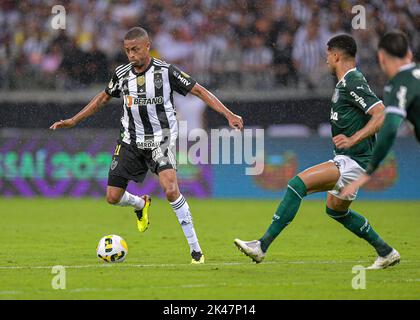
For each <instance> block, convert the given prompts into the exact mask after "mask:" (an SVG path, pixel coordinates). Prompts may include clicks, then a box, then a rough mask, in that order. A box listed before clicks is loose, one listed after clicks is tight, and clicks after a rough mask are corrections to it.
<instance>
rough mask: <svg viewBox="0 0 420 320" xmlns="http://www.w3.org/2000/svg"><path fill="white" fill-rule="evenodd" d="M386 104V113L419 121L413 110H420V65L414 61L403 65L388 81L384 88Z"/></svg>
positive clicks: (414, 121)
mask: <svg viewBox="0 0 420 320" xmlns="http://www.w3.org/2000/svg"><path fill="white" fill-rule="evenodd" d="M384 105H385V107H386V109H385V111H386V113H394V114H398V115H400V116H402V117H403V118H407V119H408V120H409V121H410V122H411V123H412V124H415V123H416V122H418V120H417V119H415V118H413V116H414V114H413V112H411V111H412V109H417V110H420V109H419V108H420V65H416V64H415V63H414V62H413V63H410V64H407V65H405V66H402V67H401V68H400V71H399V72H398V73H397V74H396V75H395V76H394V77H393V78H392V79H391V80H389V81H388V83H387V84H386V86H385V88H384ZM413 111H414V110H413Z"/></svg>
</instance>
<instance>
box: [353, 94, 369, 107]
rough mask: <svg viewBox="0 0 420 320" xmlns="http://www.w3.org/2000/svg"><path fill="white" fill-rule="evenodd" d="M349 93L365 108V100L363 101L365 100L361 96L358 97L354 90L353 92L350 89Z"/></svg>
mask: <svg viewBox="0 0 420 320" xmlns="http://www.w3.org/2000/svg"><path fill="white" fill-rule="evenodd" d="M350 95H351V96H352V97H353V98H354V100H355V101H356V102H358V103H359V104H360V105H361V106H362V107H363V108H366V107H367V104H366V102H365V100H364V99H363V98H362V97H360V96H359V95H358V94H357V93H356V92H354V91H351V92H350Z"/></svg>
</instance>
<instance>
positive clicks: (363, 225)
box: [326, 207, 392, 257]
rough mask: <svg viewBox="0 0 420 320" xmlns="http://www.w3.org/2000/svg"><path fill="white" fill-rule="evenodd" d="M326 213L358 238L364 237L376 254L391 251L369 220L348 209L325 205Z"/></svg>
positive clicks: (384, 253) (384, 254)
mask: <svg viewBox="0 0 420 320" xmlns="http://www.w3.org/2000/svg"><path fill="white" fill-rule="evenodd" d="M326 213H327V215H328V216H329V217H331V218H333V219H334V220H336V221H337V222H339V223H341V224H342V225H343V226H344V227H345V228H346V229H348V230H350V231H351V232H353V233H354V234H355V235H357V236H358V237H359V238H362V239H365V240H366V241H367V242H368V243H370V244H371V245H372V246H373V247H374V248H375V250H376V252H377V253H378V256H380V257H385V256H387V255H388V254H389V253H390V252H391V251H392V248H391V247H390V246H389V245H388V244H387V243H386V242H385V241H384V240H382V238H381V237H380V236H379V235H378V234H377V233H376V232H375V230H373V228H372V226H371V225H370V223H369V221H368V220H367V219H366V218H365V217H363V216H361V215H360V214H358V213H357V212H355V211H352V210H350V209H348V210H347V211H336V210H333V209H331V208H328V207H326Z"/></svg>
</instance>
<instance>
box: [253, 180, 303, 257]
mask: <svg viewBox="0 0 420 320" xmlns="http://www.w3.org/2000/svg"><path fill="white" fill-rule="evenodd" d="M305 196H306V186H305V184H304V183H303V181H302V180H301V179H300V178H299V177H298V176H295V177H294V178H292V179H291V180H290V181H289V183H288V185H287V191H286V194H285V195H284V198H283V201H282V202H281V203H280V205H279V207H278V208H277V211H276V213H275V214H274V216H273V220H272V222H271V225H270V227H268V229H267V231H266V232H265V234H264V235H263V237H262V238H261V239H260V241H261V249H262V250H263V251H264V252H266V251H267V249H268V247H269V246H270V244H271V243H272V242H273V241H274V239H275V238H277V236H278V235H279V234H280V232H281V231H282V230H283V229H284V228H285V227H286V226H287V225H288V224H289V223H290V222H292V220H293V218H294V217H295V216H296V213H297V212H298V210H299V206H300V203H301V202H302V199H303V197H305Z"/></svg>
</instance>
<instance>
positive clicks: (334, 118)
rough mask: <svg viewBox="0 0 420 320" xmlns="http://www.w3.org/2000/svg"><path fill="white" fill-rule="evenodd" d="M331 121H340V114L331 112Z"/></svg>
mask: <svg viewBox="0 0 420 320" xmlns="http://www.w3.org/2000/svg"><path fill="white" fill-rule="evenodd" d="M330 119H331V120H334V121H338V112H333V111H332V110H331V116H330Z"/></svg>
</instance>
